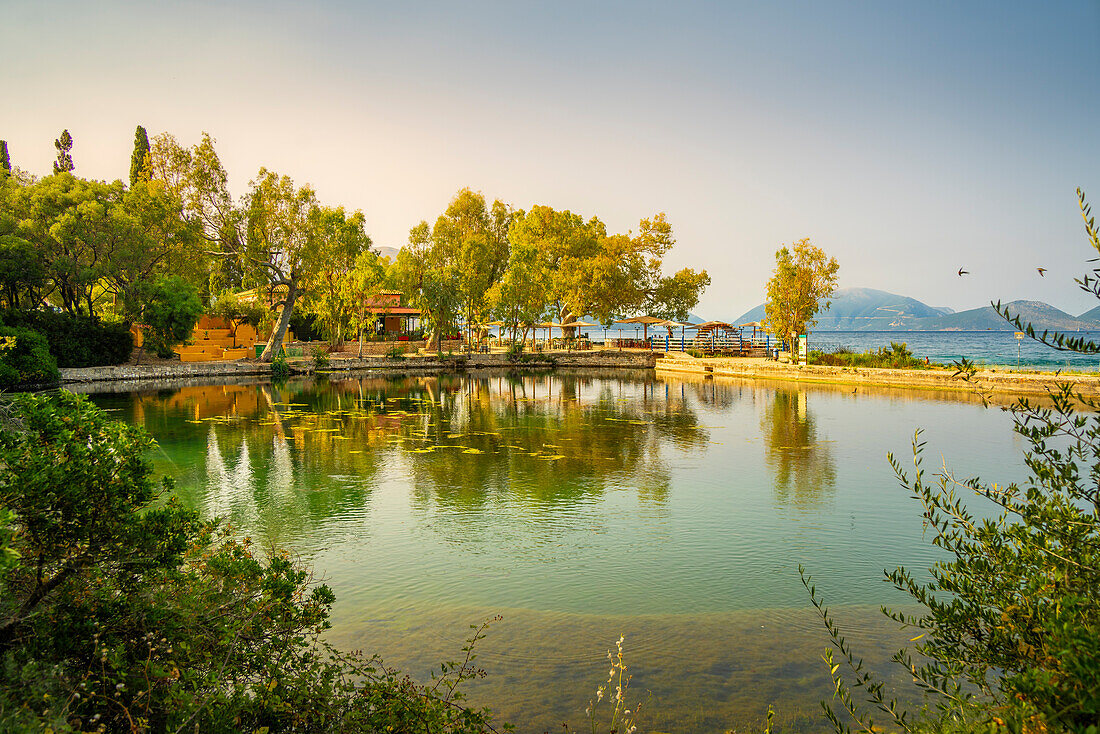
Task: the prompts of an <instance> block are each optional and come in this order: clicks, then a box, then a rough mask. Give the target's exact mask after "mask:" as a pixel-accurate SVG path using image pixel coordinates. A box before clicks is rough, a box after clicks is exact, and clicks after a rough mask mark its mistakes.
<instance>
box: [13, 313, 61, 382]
mask: <svg viewBox="0 0 1100 734" xmlns="http://www.w3.org/2000/svg"><path fill="white" fill-rule="evenodd" d="M0 342H3V344H2V345H0V387H3V388H12V387H16V386H17V385H38V384H43V383H53V382H57V362H56V361H55V360H54V358H53V356H52V355H51V354H50V348H49V346H48V345H47V343H46V337H44V336H42V335H41V334H39V333H38V332H37V331H31V330H30V329H20V328H12V327H10V326H3V327H0Z"/></svg>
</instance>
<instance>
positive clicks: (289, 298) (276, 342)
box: [260, 281, 298, 362]
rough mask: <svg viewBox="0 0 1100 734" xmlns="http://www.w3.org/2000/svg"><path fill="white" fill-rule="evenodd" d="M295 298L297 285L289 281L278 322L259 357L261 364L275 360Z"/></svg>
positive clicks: (288, 323) (292, 310) (288, 324)
mask: <svg viewBox="0 0 1100 734" xmlns="http://www.w3.org/2000/svg"><path fill="white" fill-rule="evenodd" d="M297 297H298V284H297V283H296V282H295V281H291V282H290V283H289V284H288V285H287V290H286V301H285V302H284V303H283V311H282V313H280V314H279V321H278V322H277V323H276V324H275V328H274V329H272V331H271V336H270V337H268V339H267V346H266V347H264V351H263V354H261V355H260V361H261V362H271V361H272V360H274V359H275V352H276V350H278V349H279V348H280V347H281V346H282V344H283V337H284V336H286V330H287V327H289V326H290V316H291V314H292V313H293V312H294V300H295V299H296V298H297Z"/></svg>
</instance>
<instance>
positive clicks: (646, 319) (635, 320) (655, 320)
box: [614, 316, 666, 342]
mask: <svg viewBox="0 0 1100 734" xmlns="http://www.w3.org/2000/svg"><path fill="white" fill-rule="evenodd" d="M663 321H666V319H662V318H659V317H657V316H631V317H630V318H629V319H619V320H618V321H615V322H614V323H616V324H641V325H642V337H643V338H644V339H645V340H646V341H647V342H648V341H649V325H650V324H659V323H661V322H663Z"/></svg>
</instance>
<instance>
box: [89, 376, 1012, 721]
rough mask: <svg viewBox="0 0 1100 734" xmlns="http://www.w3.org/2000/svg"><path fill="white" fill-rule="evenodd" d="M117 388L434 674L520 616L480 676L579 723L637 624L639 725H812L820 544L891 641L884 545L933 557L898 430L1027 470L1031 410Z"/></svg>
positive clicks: (459, 391)
mask: <svg viewBox="0 0 1100 734" xmlns="http://www.w3.org/2000/svg"><path fill="white" fill-rule="evenodd" d="M95 400H96V401H97V402H98V403H99V404H101V405H102V406H104V407H108V408H111V409H113V410H115V411H116V415H118V416H119V417H120V418H123V419H125V420H129V421H131V422H134V423H137V424H141V425H144V426H145V427H146V428H147V429H148V430H149V432H150V433H151V434H152V435H153V436H154V437H155V438H156V439H157V441H158V444H159V448H158V450H157V454H156V456H155V461H156V463H157V466H158V469H160V470H162V471H165V472H167V473H170V474H172V475H174V476H175V477H176V479H177V490H176V491H177V493H178V494H179V495H180V496H181V498H182V499H183V501H184V502H185V503H187V504H189V505H191V506H193V507H196V508H198V509H199V510H201V511H202V512H203V513H204V514H205V515H207V516H225V517H228V518H229V519H231V520H232V522H233V523H234V524H235V525H236V526H237V527H238V528H240V529H241V531H242V532H245V533H247V534H249V535H251V536H252V537H253V538H254V539H255V540H257V541H258V542H260V543H261V544H264V545H276V546H281V547H285V548H289V549H291V550H293V551H295V552H296V553H298V554H299V555H300V556H301V557H302V558H303V559H305V560H307V561H309V562H310V563H312V564H313V565H314V566H315V567H316V568H317V570H318V572H319V573H320V574H321V575H323V577H324V579H325V580H326V582H328V583H329V584H330V585H331V586H332V587H333V589H334V590H335V591H336V593H337V597H338V601H337V604H336V607H335V609H334V614H333V618H334V631H333V633H332V635H331V637H332V639H333V641H334V642H336V643H338V644H340V645H342V646H345V647H355V648H362V649H366V650H369V651H371V652H378V653H379V654H381V655H382V656H383V657H384V658H385V659H386V660H387V662H389V663H391V664H395V665H398V666H399V667H403V668H406V669H408V670H409V671H410V672H412V673H413V674H414V675H416V676H418V677H425V676H426V675H427V674H428V671H430V670H431V669H432V668H433V667H434V666H435V665H436V664H437V663H438V662H439V661H440V660H442V659H447V658H454V657H457V656H458V655H459V652H460V648H461V646H462V643H463V640H464V638H465V637H466V636H467V635H468V634H469V631H470V630H469V625H470V624H474V623H478V622H480V621H481V620H482V619H484V618H486V617H490V616H493V615H496V614H500V615H503V620H502V621H500V622H497V623H495V624H494V625H493V626H492V627H491V629H490V631H489V634H488V637H487V639H486V640H484V641H483V642H482V643H480V644H479V647H478V649H479V651H480V657H479V661H478V662H479V663H480V664H481V666H482V667H484V668H485V669H486V670H487V672H488V674H489V675H488V676H487V677H486V678H485V679H484V680H482V681H478V682H476V683H475V684H474V685H473V686H472V687H471V689H470V691H471V699H472V701H473V702H474V703H476V704H477V705H490V706H492V707H493V709H494V710H496V711H498V712H499V713H500V714H501V715H502V717H503V718H505V719H507V720H511V721H513V722H515V723H516V724H517V725H518V726H519V729H520V731H543V730H553V729H555V728H557V729H559V730H560V724H561V722H562V721H570V722H572V723H573V724H574V725H576V724H578V723H580V719H581V718H582V717H583V710H584V708H585V706H586V705H587V703H588V700H589V698H591V696H592V695H593V694H594V692H595V687H596V685H597V684H599V683H601V682H602V679H601V676H606V673H607V670H606V658H605V655H606V651H607V649H608V648H610V647H613V645H614V641H615V640H616V639H617V638H618V636H619V634H620V633H621V634H623V635H625V637H626V642H625V645H624V647H625V650H626V655H627V663H628V665H630V668H631V672H632V673H633V674H634V675H635V678H634V681H633V682H632V684H631V686H632V688H631V690H632V691H633V692H635V693H636V694H637V695H638V696H644V695H645V693H646V692H647V691H648V692H649V693H650V694H651V695H652V700H651V701H650V702H649V704H648V705H647V707H646V708H647V710H649V711H650V712H651V713H650V715H649V716H648V717H647V718H646V719H645V726H644V727H643V730H648V729H650V728H657V729H661V730H674V731H724V730H726V729H729V728H736V727H747V726H749V725H752V724H758V723H759V721H760V720H761V717H762V715H763V713H764V712H765V711H766V710H767V707H768V705H769V704H770V705H772V706H773V707H774V708H775V709H776V710H777V711H778V712H779V714H780V720H781V721H787V722H791V723H794V724H796V725H798V726H805V727H806V728H815V727H817V726H818V724H819V722H818V719H819V716H818V712H819V707H818V704H817V701H818V699H819V698H822V697H828V695H829V693H830V688H829V683H828V676H827V670H826V668H825V666H824V663H822V662H821V660H820V654H821V650H822V648H823V646H824V644H825V642H826V638H825V636H824V630H823V627H822V626H821V623H820V621H819V620H818V619H817V618H816V617H815V616H814V615H813V613H812V608H811V607H810V605H809V601H808V598H807V595H806V592H805V590H804V589H803V587H802V584H801V582H800V580H799V576H798V571H797V567H798V564H799V563H802V564H804V565H805V566H806V568H807V570H808V571H809V572H810V573H812V574H813V575H814V577H815V580H816V581H817V582H818V586H819V589H820V590H821V592H822V593H823V594H824V595H825V596H826V598H827V600H828V602H829V605H830V607H831V608H832V609H833V610H834V611H835V613H836V615H837V617H838V619H839V621H841V623H842V624H844V625H845V627H846V629H847V630H850V631H851V633H852V637H853V638H854V639H855V640H857V641H858V643H859V645H860V649H861V651H862V652H863V653H865V655H866V656H867V658H868V660H869V661H870V662H871V663H872V664H873V665H875V666H876V667H877V666H880V665H881V664H882V663H883V661H885V660H886V659H887V658H888V657H889V652H890V651H892V650H893V649H894V648H896V646H898V645H899V644H902V643H904V642H905V640H907V639H908V637H907V636H906V632H905V631H902V630H898V629H896V627H895V626H893V625H891V624H886V623H885V622H884V621H883V620H882V617H881V615H880V614H879V612H878V611H877V607H878V605H880V604H883V603H886V604H894V605H897V604H904V603H905V598H904V597H903V596H901V595H900V594H899V593H898V592H896V591H894V590H893V589H891V588H890V587H889V586H888V585H887V584H885V583H884V582H883V581H882V570H883V569H884V568H894V567H895V566H897V565H906V566H910V567H913V568H917V569H923V568H927V567H928V566H929V565H930V564H931V563H933V562H934V561H935V559H936V558H937V555H936V553H935V552H934V549H932V547H931V546H930V544H929V543H927V542H926V541H925V540H924V539H923V538H922V530H923V528H922V523H921V516H920V512H919V508H918V507H917V506H916V504H915V502H914V501H913V500H911V499H910V498H909V497H908V493H907V492H906V490H905V489H904V488H901V487H899V486H898V483H897V480H896V479H895V477H894V476H893V473H892V471H891V470H890V468H889V465H888V464H887V461H886V455H887V453H888V452H891V451H893V452H895V453H896V454H898V455H899V458H900V459H901V461H902V462H903V463H906V464H909V465H911V450H910V443H911V441H912V438H913V433H914V431H915V430H916V429H917V428H921V427H923V428H924V429H925V433H924V434H923V436H922V439H923V440H927V441H928V446H927V447H926V449H925V457H926V464H927V466H928V468H929V469H931V470H935V469H936V468H938V467H940V466H941V463H942V461H943V457H947V459H948V460H949V462H950V463H951V464H952V465H953V466H954V467H955V468H957V469H958V471H959V473H960V475H974V474H978V475H981V476H983V477H986V478H988V479H990V480H991V481H999V482H1005V481H1011V480H1014V479H1019V478H1021V477H1022V476H1023V475H1024V467H1023V464H1022V461H1021V455H1020V450H1021V448H1022V446H1021V444H1020V442H1019V440H1018V439H1017V438H1016V437H1015V436H1014V435H1013V434H1012V432H1011V420H1010V417H1009V416H1007V415H1006V414H1004V413H1003V412H1001V411H999V410H997V409H986V408H983V407H982V406H981V404H980V402H979V401H977V400H976V399H972V398H970V397H969V396H967V395H965V394H964V395H944V396H940V395H938V394H935V393H929V392H924V391H904V390H893V391H891V390H875V389H871V388H862V387H861V388H859V389H858V390H855V391H853V390H852V389H851V388H850V387H845V388H833V387H829V386H804V385H791V384H785V383H753V382H747V381H732V380H731V381H721V380H692V379H690V378H688V379H684V380H681V379H679V378H676V377H665V376H662V377H661V378H660V379H656V378H654V377H653V376H652V373H649V374H646V373H637V374H634V373H624V372H573V373H564V374H563V373H555V374H552V375H550V374H544V375H537V376H530V375H527V376H523V377H518V376H508V375H504V374H484V375H475V376H466V377H435V376H431V377H415V378H403V379H380V378H364V379H346V380H339V381H332V382H316V383H314V382H308V381H292V382H290V383H288V384H287V385H284V386H281V387H280V386H274V385H271V384H256V385H206V386H195V387H185V388H181V389H178V390H162V391H152V392H146V393H129V394H126V393H123V394H113V395H106V394H103V395H97V396H95ZM908 636H912V634H909V635H908ZM903 679H904V676H900V677H898V678H897V679H896V680H897V681H899V682H904V681H903ZM891 680H894V679H893V678H892V679H891Z"/></svg>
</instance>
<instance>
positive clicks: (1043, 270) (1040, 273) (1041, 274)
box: [1035, 268, 1047, 278]
mask: <svg viewBox="0 0 1100 734" xmlns="http://www.w3.org/2000/svg"><path fill="white" fill-rule="evenodd" d="M1035 269H1036V270H1038V271H1039V277H1040V278H1045V277H1046V276H1045V275H1043V273H1045V272H1046V271H1047V269H1046V268H1035Z"/></svg>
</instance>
